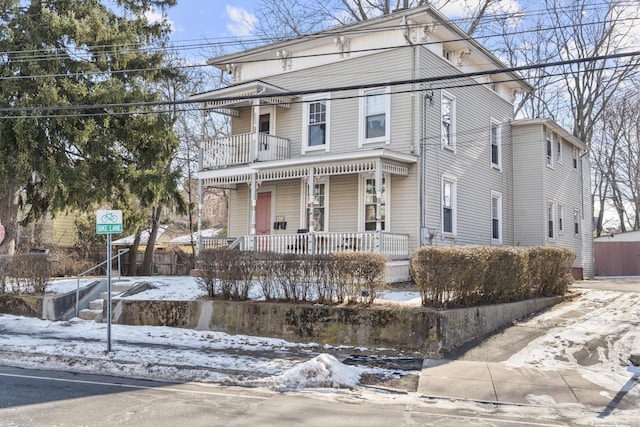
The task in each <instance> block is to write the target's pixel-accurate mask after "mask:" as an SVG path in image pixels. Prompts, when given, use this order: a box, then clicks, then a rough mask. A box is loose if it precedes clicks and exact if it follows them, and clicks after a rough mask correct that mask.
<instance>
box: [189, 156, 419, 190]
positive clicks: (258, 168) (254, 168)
mask: <svg viewBox="0 0 640 427" xmlns="http://www.w3.org/2000/svg"><path fill="white" fill-rule="evenodd" d="M378 161H379V162H380V166H381V167H382V172H383V173H390V174H394V175H401V176H408V175H409V167H410V165H411V164H413V163H416V162H417V161H418V156H416V155H413V154H405V153H400V152H398V151H393V150H388V149H375V150H366V151H354V152H348V153H338V154H329V155H324V156H317V157H307V158H297V159H287V160H277V161H271V162H259V163H252V164H249V165H244V166H240V167H233V168H226V169H217V170H206V171H201V172H200V173H199V174H198V178H199V179H201V180H202V181H203V184H204V185H205V186H209V187H226V188H233V187H234V186H235V185H236V184H241V183H246V182H249V181H251V177H252V175H253V174H254V173H255V174H256V179H257V181H276V180H282V179H297V178H304V177H308V176H309V175H310V173H311V171H312V170H313V174H314V176H327V175H347V174H355V173H365V172H374V171H375V170H376V168H377V167H378Z"/></svg>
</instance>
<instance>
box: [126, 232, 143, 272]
mask: <svg viewBox="0 0 640 427" xmlns="http://www.w3.org/2000/svg"><path fill="white" fill-rule="evenodd" d="M141 235H142V228H138V229H137V230H136V235H135V237H134V238H133V244H132V245H131V247H130V248H129V265H128V266H127V276H136V275H137V271H136V270H137V268H136V267H137V266H138V265H137V264H138V247H139V246H140V236H141Z"/></svg>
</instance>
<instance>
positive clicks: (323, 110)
mask: <svg viewBox="0 0 640 427" xmlns="http://www.w3.org/2000/svg"><path fill="white" fill-rule="evenodd" d="M329 110H330V107H329V100H328V98H327V96H322V97H315V98H310V99H309V100H308V101H307V102H305V103H304V107H303V117H304V130H303V137H302V152H303V153H304V152H306V151H312V150H325V151H326V150H328V149H329Z"/></svg>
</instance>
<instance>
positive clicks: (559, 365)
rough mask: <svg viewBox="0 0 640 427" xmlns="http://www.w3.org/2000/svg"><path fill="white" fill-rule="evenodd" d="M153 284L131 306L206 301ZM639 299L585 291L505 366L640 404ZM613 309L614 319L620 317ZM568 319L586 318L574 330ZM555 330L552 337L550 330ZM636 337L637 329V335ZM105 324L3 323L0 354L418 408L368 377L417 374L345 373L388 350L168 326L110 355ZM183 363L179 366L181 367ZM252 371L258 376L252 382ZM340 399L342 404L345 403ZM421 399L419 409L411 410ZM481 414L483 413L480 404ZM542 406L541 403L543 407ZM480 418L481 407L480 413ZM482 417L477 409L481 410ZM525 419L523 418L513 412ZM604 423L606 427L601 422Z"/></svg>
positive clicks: (119, 333) (177, 285)
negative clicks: (564, 374)
mask: <svg viewBox="0 0 640 427" xmlns="http://www.w3.org/2000/svg"><path fill="white" fill-rule="evenodd" d="M127 280H132V283H133V281H147V282H149V281H151V282H152V283H153V285H154V286H155V289H151V290H148V291H145V292H143V293H140V294H136V295H133V296H131V297H128V298H129V299H148V300H152V299H164V300H176V299H181V300H185V299H186V300H188V299H195V298H199V297H201V296H202V295H203V291H202V290H201V289H200V288H199V286H198V284H197V282H196V281H195V280H194V278H192V277H147V278H144V277H142V278H135V279H127ZM75 287H76V281H75V279H73V280H65V281H56V282H54V283H52V285H51V286H50V288H49V291H52V292H58V293H63V292H68V291H70V290H73V289H75ZM419 301H420V297H419V294H418V293H417V292H406V291H405V292H393V291H388V292H386V293H384V294H383V295H382V296H381V303H386V304H410V305H419V303H420V302H419ZM638 307H640V294H636V293H624V292H613V291H600V290H591V289H582V290H581V295H579V296H577V297H575V298H573V299H572V300H571V301H569V302H567V303H564V304H562V305H561V306H560V307H557V308H554V309H553V310H549V311H547V312H545V313H543V314H541V315H538V316H535V317H532V318H530V319H528V320H525V321H522V322H518V325H519V326H521V327H525V328H540V329H543V330H545V331H546V333H545V334H544V335H542V336H541V337H539V338H538V339H535V340H533V341H531V342H530V343H528V345H526V346H525V347H524V348H523V349H522V350H520V351H519V352H518V353H516V354H514V355H513V356H512V357H511V358H509V359H508V360H507V361H506V362H504V364H505V365H506V366H507V367H509V366H513V367H519V368H523V367H524V368H535V369H542V370H562V369H573V370H576V371H578V372H579V373H580V374H581V375H582V376H583V377H584V378H585V379H587V380H589V381H591V382H592V383H595V384H598V385H600V386H602V387H603V388H604V389H606V390H608V392H607V394H608V395H610V396H611V397H613V396H615V395H616V393H618V392H619V391H620V390H622V389H625V390H627V392H628V393H629V395H631V396H635V397H636V398H637V399H640V387H637V386H636V387H633V385H631V386H630V385H629V384H630V383H629V378H630V377H632V376H634V375H640V368H635V367H633V366H630V365H626V364H625V363H624V361H625V360H626V356H628V353H629V348H630V346H631V341H632V340H633V336H634V333H633V332H634V331H633V328H634V326H633V325H638V324H639V322H640V309H639V308H638ZM612 308H613V310H612ZM567 313H574V314H573V316H575V313H582V317H578V318H577V319H576V320H575V321H572V322H567V321H566V319H568V318H571V316H569V317H566V318H565V316H566V315H567ZM549 324H551V325H556V326H554V327H548V325H549ZM636 327H637V326H636ZM106 328H107V325H106V324H105V323H96V322H94V321H88V320H82V319H79V318H73V319H71V320H69V321H59V322H52V321H48V320H41V319H36V318H28V317H20V316H12V315H6V314H0V332H1V333H0V349H1V354H2V364H3V365H7V366H20V367H25V368H41V367H42V365H43V364H44V365H46V366H47V367H48V368H50V369H55V370H70V369H71V370H74V371H81V372H90V373H102V374H114V375H126V376H131V377H140V378H149V379H162V380H179V381H197V382H205V383H206V382H208V383H222V384H235V385H245V386H255V387H263V388H267V389H271V390H275V391H319V392H321V393H322V394H323V395H324V396H328V395H329V393H340V394H342V393H353V394H354V395H358V396H360V397H363V396H366V398H367V399H369V400H381V401H384V400H385V399H387V400H388V399H399V398H402V399H407V403H408V404H418V402H419V401H420V396H419V395H416V394H415V393H401V394H398V393H391V394H389V393H388V392H386V391H385V390H383V389H376V388H372V387H368V386H366V385H365V384H363V380H362V379H363V378H364V377H365V374H367V375H369V376H370V375H376V376H378V377H380V378H398V377H401V376H403V375H407V374H409V373H410V371H409V372H400V371H398V370H392V369H388V368H382V367H371V366H364V365H357V364H355V365H354V364H346V363H343V362H344V359H341V358H340V354H342V355H349V354H354V353H358V352H365V353H362V354H367V353H370V352H372V351H374V350H379V351H382V350H383V349H359V348H353V347H348V346H328V345H320V344H317V343H295V342H290V341H286V340H282V339H276V338H267V337H252V336H246V335H230V334H226V333H222V332H215V331H204V330H202V331H200V330H191V329H181V328H170V327H162V326H129V325H118V324H115V325H112V333H111V335H112V337H113V339H112V341H113V345H112V352H110V353H106V352H105V349H106ZM594 342H598V343H601V344H602V343H604V348H602V347H601V348H600V349H599V350H598V355H597V357H594V358H593V360H592V364H590V365H589V366H578V365H577V364H576V363H575V360H576V357H575V355H576V354H578V353H579V352H585V351H592V350H593V347H592V344H593V343H594ZM176 362H178V363H176ZM249 370H250V372H249ZM340 394H336V398H338V396H339V395H340ZM535 398H536V399H537V400H536V402H540V401H542V402H545V404H544V405H542V408H547V407H548V408H547V410H549V411H554V408H559V407H560V406H561V405H559V404H555V402H553V399H552V398H551V397H550V396H548V397H547V396H536V397H535ZM411 399H413V400H411ZM472 404H473V403H472V402H465V401H457V400H453V399H451V400H450V399H441V400H435V401H430V403H429V405H430V406H429V407H436V406H438V407H444V408H447V409H452V408H456V409H460V408H461V407H465V405H472ZM476 405H479V404H476ZM534 406H536V405H535V402H534ZM479 408H480V406H479ZM479 408H477V409H479ZM513 410H517V411H522V410H523V408H518V407H514V409H513ZM563 413H571V414H572V416H573V417H579V418H581V419H583V420H589V421H591V420H592V421H597V420H596V418H595V416H596V415H597V414H598V412H597V411H596V412H594V411H593V410H592V408H590V407H586V406H584V407H582V406H580V407H578V406H576V405H573V406H566V407H564V406H563ZM637 416H638V415H637V412H636V411H633V410H628V411H626V410H620V411H616V416H615V417H609V418H608V419H607V421H608V423H609V422H619V423H620V424H617V425H629V424H628V423H629V420H634V421H633V422H634V423H635V421H637ZM600 421H601V420H600Z"/></svg>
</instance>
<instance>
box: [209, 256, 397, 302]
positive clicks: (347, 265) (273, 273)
mask: <svg viewBox="0 0 640 427" xmlns="http://www.w3.org/2000/svg"><path fill="white" fill-rule="evenodd" d="M386 261H387V259H386V257H385V256H384V255H381V254H379V253H373V252H341V253H335V254H330V255H307V254H279V253H273V252H243V251H238V250H228V249H222V248H220V249H207V250H205V251H202V252H201V254H200V255H199V257H198V261H197V267H198V270H199V271H198V282H199V283H200V285H201V286H202V288H203V289H205V290H206V291H207V294H208V296H209V297H210V298H214V297H217V296H220V297H221V298H222V299H225V300H247V299H248V298H249V289H250V287H251V286H252V284H253V285H254V286H256V287H259V289H260V291H261V293H262V297H263V298H264V299H265V300H267V301H288V302H316V303H319V304H372V303H373V301H374V300H375V298H376V296H377V295H378V293H379V292H380V291H381V290H383V289H385V288H386V286H387V285H386V277H385V267H386Z"/></svg>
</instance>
